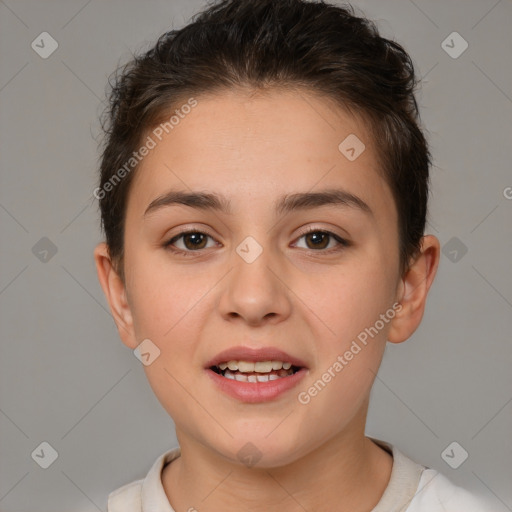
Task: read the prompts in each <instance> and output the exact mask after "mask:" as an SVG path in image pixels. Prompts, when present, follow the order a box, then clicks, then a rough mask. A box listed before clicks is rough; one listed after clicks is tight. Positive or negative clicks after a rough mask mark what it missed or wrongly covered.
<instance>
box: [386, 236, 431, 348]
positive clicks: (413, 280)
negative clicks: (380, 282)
mask: <svg viewBox="0 0 512 512" xmlns="http://www.w3.org/2000/svg"><path fill="white" fill-rule="evenodd" d="M439 258H440V246H439V240H438V239H437V238H436V237H435V236H433V235H426V236H424V237H423V238H422V242H421V247H420V251H419V254H418V256H417V257H416V258H415V259H414V260H413V261H412V263H411V264H410V266H409V270H407V271H406V273H405V274H404V276H402V278H401V281H400V286H399V289H398V296H397V300H398V302H399V303H400V304H401V306H402V307H401V309H399V308H397V309H396V315H395V317H394V318H393V320H392V321H391V326H390V329H389V331H388V338H387V340H388V341H390V342H391V343H401V342H402V341H405V340H406V339H408V338H410V336H411V335H412V333H413V332H414V331H415V330H416V329H417V328H418V326H419V325H420V322H421V319H422V318H423V313H424V311H425V304H426V302H427V295H428V291H429V289H430V286H431V284H432V282H433V280H434V277H435V275H436V271H437V267H438V265H439Z"/></svg>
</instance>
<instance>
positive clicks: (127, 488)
mask: <svg viewBox="0 0 512 512" xmlns="http://www.w3.org/2000/svg"><path fill="white" fill-rule="evenodd" d="M143 482H144V480H143V479H141V480H136V481H135V482H131V483H129V484H126V485H123V486H122V487H119V488H118V489H116V490H115V491H112V492H111V493H110V494H109V495H108V504H107V512H141V510H142V501H141V491H142V483H143Z"/></svg>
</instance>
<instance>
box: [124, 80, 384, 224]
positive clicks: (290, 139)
mask: <svg viewBox="0 0 512 512" xmlns="http://www.w3.org/2000/svg"><path fill="white" fill-rule="evenodd" d="M195 100H196V101H197V105H196V106H195V107H194V108H193V109H186V110H184V111H183V112H181V115H180V116H179V120H178V117H175V118H174V123H175V124H172V125H171V124H170V123H169V124H167V125H165V124H162V125H160V126H158V127H156V128H151V130H149V131H148V132H147V134H146V135H145V137H151V138H152V139H153V141H154V143H155V147H154V148H153V149H152V150H151V151H150V152H149V154H148V155H147V156H145V157H144V159H143V160H142V162H141V163H140V164H139V167H138V168H137V170H136V171H135V176H134V180H133V183H132V185H131V192H130V197H129V202H128V203H129V204H128V211H129V212H130V211H135V212H137V216H140V215H143V212H144V210H145V208H146V207H147V206H148V204H149V203H150V202H151V201H152V200H154V199H155V197H156V196H158V195H161V194H162V192H165V191H166V190H167V189H170V188H173V187H174V188H176V187H178V188H179V189H189V190H208V191H217V192H222V193H223V195H228V196H231V195H233V201H234V203H233V201H232V203H233V208H234V209H235V210H236V209H237V208H244V207H247V206H249V203H248V202H247V199H248V198H252V199H254V200H258V201H263V200H269V201H270V200H271V199H272V198H275V197H277V196H282V195H283V194H284V193H290V192H299V191H300V192H304V191H309V190H313V189H315V187H317V188H318V187H319V188H333V187H338V186H343V188H344V189H348V191H349V192H351V193H354V194H355V195H358V196H360V197H361V196H363V197H362V199H363V200H364V201H365V202H367V203H372V204H373V205H374V207H376V208H377V210H379V208H382V207H384V208H386V204H387V205H388V209H389V203H390V202H391V203H392V201H389V200H390V197H391V193H390V191H389V188H388V187H387V185H386V183H385V182H384V180H383V179H382V177H381V176H382V173H381V172H380V170H379V163H378V161H377V158H376V149H375V148H374V143H373V140H372V139H371V138H370V137H369V131H368V130H367V128H366V126H365V124H364V122H363V121H362V119H361V118H359V117H355V116H353V115H351V114H350V113H349V112H347V111H346V110H344V109H342V108H340V107H339V106H336V105H335V104H334V103H333V102H332V101H329V100H328V99H326V98H324V97H321V96H318V95H315V94H313V93H310V92H306V91H289V90H270V91H266V92H264V93H258V94H254V93H249V92H247V91H242V90H227V91H223V92H220V93H216V94H209V95H203V96H198V97H196V98H195ZM184 103H185V102H184ZM176 108H178V110H179V105H178V106H177V107H176ZM184 112H188V113H186V114H185V113H184ZM174 113H175V111H173V112H169V115H168V116H167V117H165V116H164V119H166V120H169V119H170V118H171V116H173V114H174ZM176 121H178V122H176ZM359 153H360V154H359ZM354 155H355V156H356V157H357V158H355V159H354V158H353V157H354ZM237 198H241V201H239V202H238V203H237ZM381 213H382V212H381Z"/></svg>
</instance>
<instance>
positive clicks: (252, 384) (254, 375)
mask: <svg viewBox="0 0 512 512" xmlns="http://www.w3.org/2000/svg"><path fill="white" fill-rule="evenodd" d="M205 370H206V372H207V374H208V376H209V377H210V378H211V379H212V380H213V382H214V384H215V385H216V387H217V389H219V390H220V391H222V392H223V393H225V394H227V395H229V396H231V397H233V398H236V399H237V400H239V401H242V402H264V401H269V400H274V399H277V398H278V397H279V396H280V395H282V394H283V393H285V392H286V391H288V390H290V389H292V388H293V387H295V386H296V385H297V384H298V382H299V381H300V380H302V378H303V377H304V376H305V375H306V373H307V372H308V368H307V367H306V365H305V363H304V362H303V361H301V360H300V359H297V358H295V357H293V356H290V355H289V354H287V353H285V352H283V351H281V350H279V349H277V348H272V347H268V348H264V349H252V348H248V347H235V348H232V349H228V350H225V351H224V352H221V353H220V354H218V355H217V356H216V357H215V358H214V359H212V360H210V361H208V363H206V365H205Z"/></svg>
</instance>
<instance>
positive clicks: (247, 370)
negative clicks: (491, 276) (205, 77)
mask: <svg viewBox="0 0 512 512" xmlns="http://www.w3.org/2000/svg"><path fill="white" fill-rule="evenodd" d="M351 134H353V135H355V136H356V137H357V138H358V139H359V140H360V141H361V142H362V143H363V144H364V146H365V148H364V151H363V152H362V153H361V154H360V155H359V156H357V153H358V150H360V148H362V146H360V145H359V146H357V145H356V146H354V140H356V139H352V144H348V149H347V146H346V145H345V146H343V145H342V149H341V150H340V149H339V145H340V143H341V142H342V141H344V140H345V139H346V138H347V137H348V136H349V135H351ZM149 135H151V132H150V133H149ZM353 135H352V136H353ZM161 138H162V140H161V141H159V140H158V139H157V138H156V137H155V136H153V139H155V141H156V142H157V144H156V146H155V147H154V148H153V149H152V150H151V151H150V152H149V154H148V155H147V156H146V157H145V158H144V159H143V161H142V163H141V165H140V167H139V168H138V169H137V171H136V172H137V174H136V175H135V176H134V181H133V183H132V188H131V191H130V196H129V200H128V207H127V214H126V229H125V260H124V265H125V267H124V268H125V273H126V287H125V288H122V287H121V285H120V284H119V282H118V285H116V286H118V287H117V288H116V286H112V289H117V290H120V292H119V294H118V299H117V303H116V298H115V297H114V298H112V296H111V298H110V302H111V307H113V309H116V308H117V311H116V312H115V318H116V322H117V323H118V326H119V325H121V327H122V328H120V334H121V337H122V338H123V341H124V342H125V343H126V344H127V345H128V346H130V348H132V349H134V348H135V347H137V345H138V344H139V343H141V342H142V341H143V340H146V339H149V340H151V343H152V345H151V346H156V347H157V348H158V349H159V351H160V354H159V356H158V357H156V358H155V359H154V360H153V361H152V362H151V364H148V365H147V366H144V370H145V372H146V375H147V378H148V380H149V382H150V385H151V387H152V389H153V390H154V392H155V394H156V396H157V397H158V399H159V401H160V402H161V404H162V405H163V407H164V408H165V409H166V410H167V411H168V413H169V415H170V416H171V417H172V418H173V420H174V422H175V424H176V430H177V434H178V439H179V441H180V444H182V443H187V442H188V443H196V445H197V446H201V447H202V449H204V448H207V449H209V450H211V451H212V452H214V453H216V454H218V455H221V456H222V457H224V458H226V459H229V460H232V461H235V462H236V461H241V456H242V455H243V454H244V453H245V452H247V451H249V452H251V451H253V452H254V453H253V454H254V455H256V454H261V457H262V458H261V463H262V464H265V465H267V466H268V467H273V466H278V465H282V464H286V463H289V462H292V461H294V460H297V459H298V458H300V457H302V456H304V455H306V454H307V453H308V452H309V451H311V450H313V449H315V448H317V447H319V446H321V445H322V444H324V443H325V442H326V441H328V440H331V439H335V438H336V437H340V436H350V435H356V433H357V434H358V435H359V434H360V435H362V432H363V431H364V422H365V414H366V406H367V399H368V396H369V393H370V388H371V385H372V383H373V380H374V375H375V373H376V372H377V370H378V367H379V364H380V362H381V358H382V355H383V351H384V347H385V343H386V338H387V336H388V334H389V331H390V329H391V328H392V325H393V322H395V321H396V319H393V317H394V316H395V313H396V310H395V309H393V305H394V304H395V303H396V302H397V301H399V300H400V299H401V298H402V296H401V294H402V292H403V286H402V281H401V276H400V275H399V271H398V269H399V264H398V263H399V261H398V258H399V255H398V246H399V243H398V220H397V212H396V208H395V203H394V201H393V198H392V194H391V191H390V189H389V187H388V185H387V184H386V183H385V181H384V180H383V178H382V177H381V174H380V172H379V164H378V162H377V160H376V150H375V148H374V145H373V143H372V140H371V139H370V138H369V137H368V135H367V131H366V129H365V127H364V124H363V123H362V122H361V121H360V120H358V119H355V118H353V117H351V116H350V115H349V114H348V113H347V112H345V111H343V110H341V109H339V108H335V107H334V106H333V105H331V104H329V103H328V102H327V100H325V99H323V98H320V97H317V96H314V95H312V94H308V93H306V92H304V93H301V94H297V93H291V92H282V91H273V92H270V93H267V94H266V95H262V96H249V95H247V94H245V93H243V92H235V91H230V92H225V93H222V94H220V93H219V94H217V95H215V96H211V97H207V96H204V97H198V98H197V106H196V107H195V108H193V109H192V111H191V112H190V113H189V114H188V115H186V116H184V118H183V119H181V120H180V122H179V124H178V125H176V126H175V127H174V128H173V129H172V131H169V134H167V135H166V134H165V133H164V136H162V137H161ZM349 141H351V139H349ZM356 142H357V141H356ZM357 144H360V143H357ZM350 147H355V152H352V151H351V150H350ZM352 153H354V154H355V155H356V156H357V158H355V159H354V158H353V156H354V155H353V154H352ZM347 156H350V157H351V158H350V159H349V158H347ZM176 192H179V193H182V195H181V196H179V195H176V194H174V195H172V193H176ZM326 192H329V193H330V194H326ZM192 193H204V194H210V195H212V196H215V198H216V200H212V198H211V197H210V196H208V198H206V199H205V198H202V199H201V198H198V197H197V196H196V198H195V200H194V198H193V197H188V198H187V197H186V195H185V194H192ZM215 198H214V199H215ZM175 201H178V202H175ZM183 231H186V232H187V233H188V234H182V232H183ZM111 279H115V275H114V274H111ZM111 282H113V281H111ZM104 289H105V287H104ZM114 295H115V294H114ZM124 300H125V301H126V302H123V301H124ZM116 304H117V305H116ZM363 333H366V339H365V335H364V334H363ZM370 333H371V335H370ZM364 339H365V342H363V340H364ZM146 343H147V342H146ZM357 347H358V348H357ZM350 354H351V355H350ZM152 357H153V356H151V358H152ZM229 361H232V362H231V363H230V367H231V368H232V370H230V372H227V375H228V376H225V375H223V374H222V371H223V368H225V365H226V364H227V363H228V362H229ZM233 361H235V362H233ZM264 361H274V362H276V361H278V362H281V363H291V364H292V367H291V368H290V369H289V370H286V367H287V366H288V365H287V364H285V365H284V368H283V369H281V370H278V368H279V367H280V366H282V365H281V364H279V363H276V364H275V365H274V366H275V368H277V369H272V370H271V371H269V370H270V369H271V368H273V367H272V366H268V363H267V364H265V363H264ZM255 362H259V363H261V364H259V365H258V364H256V366H254V369H253V367H252V366H251V363H253V364H254V363H255ZM248 363H249V365H247V364H248ZM270 364H271V365H272V363H270ZM237 367H238V368H239V369H238V370H236V368H237ZM212 368H213V369H212ZM228 370H229V368H228ZM258 370H260V371H258ZM224 371H225V370H224ZM292 372H294V373H293V374H291V373H292ZM230 374H231V375H230ZM288 374H291V375H288ZM249 375H250V376H251V377H250V378H249ZM270 375H273V377H271V376H270ZM230 376H231V378H230ZM258 376H259V377H260V380H261V381H262V382H260V381H258V378H257V377H258ZM237 379H240V380H237ZM251 380H256V382H251ZM319 381H320V382H319ZM248 442H250V443H252V444H251V445H246V443H248ZM244 446H245V448H244V449H245V452H244V451H242V452H241V453H239V450H241V449H242V447H244ZM251 454H252V453H249V455H251ZM258 456H259V455H258Z"/></svg>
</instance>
